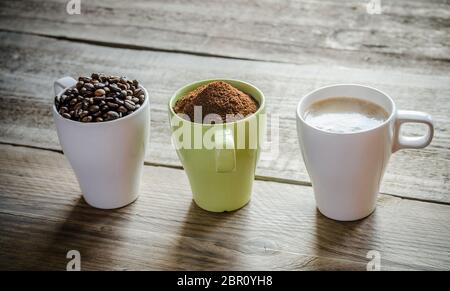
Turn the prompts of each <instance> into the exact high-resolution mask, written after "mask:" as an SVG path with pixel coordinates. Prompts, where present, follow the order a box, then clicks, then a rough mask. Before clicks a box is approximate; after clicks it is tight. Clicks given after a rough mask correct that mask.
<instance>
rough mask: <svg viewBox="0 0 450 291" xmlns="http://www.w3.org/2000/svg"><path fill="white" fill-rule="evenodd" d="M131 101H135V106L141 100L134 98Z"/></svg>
mask: <svg viewBox="0 0 450 291" xmlns="http://www.w3.org/2000/svg"><path fill="white" fill-rule="evenodd" d="M131 101H133V102H134V104H138V103H139V98H136V97H133V98H131Z"/></svg>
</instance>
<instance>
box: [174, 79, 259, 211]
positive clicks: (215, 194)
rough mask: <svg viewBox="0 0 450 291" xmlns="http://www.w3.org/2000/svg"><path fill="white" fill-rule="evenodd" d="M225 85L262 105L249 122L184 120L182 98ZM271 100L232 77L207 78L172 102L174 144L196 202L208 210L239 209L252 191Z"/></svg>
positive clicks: (248, 198) (181, 93)
mask: <svg viewBox="0 0 450 291" xmlns="http://www.w3.org/2000/svg"><path fill="white" fill-rule="evenodd" d="M213 81H224V82H226V83H228V84H230V85H232V86H233V87H235V88H237V89H239V90H241V91H242V92H244V93H247V94H249V95H251V96H252V97H253V98H255V100H256V101H257V102H258V103H259V108H258V110H257V111H256V112H255V113H254V114H252V115H250V116H247V117H246V118H243V119H240V120H238V121H234V122H227V123H222V124H201V123H194V122H191V121H188V120H185V119H183V118H181V117H180V116H178V115H177V114H176V113H175V112H174V110H173V107H174V105H175V103H176V102H177V100H178V99H179V98H180V97H182V96H184V95H186V94H187V93H189V92H191V91H193V90H195V89H196V88H197V87H199V86H201V85H204V84H207V83H210V82H213ZM265 107H266V104H265V98H264V95H263V93H262V92H261V91H260V90H259V89H258V88H256V87H255V86H253V85H251V84H249V83H246V82H242V81H238V80H227V79H214V80H203V81H198V82H194V83H191V84H188V85H186V86H184V87H182V88H181V89H179V90H178V91H177V92H176V93H175V94H174V95H173V96H172V97H171V98H170V100H169V119H170V124H171V129H172V142H173V145H174V146H175V147H176V149H177V154H178V157H179V158H180V160H181V163H182V164H183V167H184V170H185V171H186V173H187V176H188V178H189V182H190V185H191V190H192V194H193V198H194V201H195V203H196V204H197V205H198V206H199V207H201V208H203V209H205V210H208V211H212V212H223V211H233V210H236V209H239V208H241V207H243V206H244V205H246V204H247V203H248V201H249V200H250V196H251V193H252V185H253V180H254V178H255V169H256V164H257V162H258V160H259V155H260V150H261V145H262V142H263V139H264V136H265V133H266V116H265Z"/></svg>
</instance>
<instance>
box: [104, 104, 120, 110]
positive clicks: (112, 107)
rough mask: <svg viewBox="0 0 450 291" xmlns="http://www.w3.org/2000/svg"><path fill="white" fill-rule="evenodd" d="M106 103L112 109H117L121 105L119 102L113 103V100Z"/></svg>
mask: <svg viewBox="0 0 450 291" xmlns="http://www.w3.org/2000/svg"><path fill="white" fill-rule="evenodd" d="M106 104H107V105H108V106H109V108H111V109H115V108H118V107H119V104H117V103H113V102H106Z"/></svg>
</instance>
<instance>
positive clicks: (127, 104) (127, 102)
mask: <svg viewBox="0 0 450 291" xmlns="http://www.w3.org/2000/svg"><path fill="white" fill-rule="evenodd" d="M124 103H125V107H126V108H127V109H128V110H134V106H135V104H134V102H133V101H130V100H125V102H124Z"/></svg>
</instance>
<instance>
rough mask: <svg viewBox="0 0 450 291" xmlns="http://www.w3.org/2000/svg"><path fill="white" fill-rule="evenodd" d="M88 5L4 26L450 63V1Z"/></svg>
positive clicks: (207, 50) (56, 2)
mask: <svg viewBox="0 0 450 291" xmlns="http://www.w3.org/2000/svg"><path fill="white" fill-rule="evenodd" d="M367 2H368V1H360V0H351V1H340V0H327V1H319V0H308V1H279V0H263V1H246V0H234V1H225V2H224V1H219V0H214V1H208V2H207V3H205V1H202V0H189V1H184V0H183V1H165V0H156V1H155V0H152V1H145V0H139V1H133V5H130V4H129V3H128V2H126V1H120V0H97V1H84V2H83V3H82V5H81V15H72V16H70V15H68V14H67V13H66V12H65V7H66V3H67V1H61V0H45V1H42V0H21V1H17V0H10V1H1V3H0V11H1V12H0V13H1V14H0V16H1V17H0V28H1V29H5V30H9V31H18V32H30V33H36V34H44V35H51V36H54V37H67V38H71V39H76V40H82V41H94V42H99V43H104V44H108V45H121V46H134V47H138V48H144V49H158V50H169V51H186V52H190V53H198V54H209V55H220V56H226V57H233V58H247V59H258V60H271V61H281V62H290V63H299V64H305V63H310V62H311V59H315V60H317V61H322V62H323V61H326V62H328V63H334V64H342V63H345V64H349V63H352V64H354V65H358V66H363V67H367V66H370V65H373V64H386V63H390V64H392V65H403V66H411V65H412V66H415V67H423V64H426V65H429V64H430V63H435V65H438V66H441V67H445V66H447V65H448V61H449V60H450V51H449V43H450V36H449V29H450V9H449V3H448V1H446V0H437V1H410V0H401V1H398V0H395V1H394V0H386V1H382V3H381V4H382V14H381V15H370V14H369V13H367V11H366V3H367Z"/></svg>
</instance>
